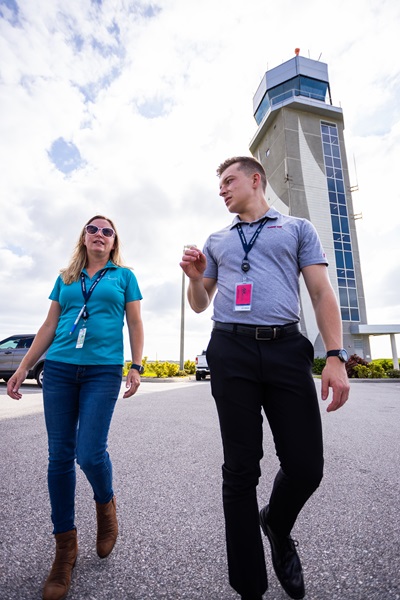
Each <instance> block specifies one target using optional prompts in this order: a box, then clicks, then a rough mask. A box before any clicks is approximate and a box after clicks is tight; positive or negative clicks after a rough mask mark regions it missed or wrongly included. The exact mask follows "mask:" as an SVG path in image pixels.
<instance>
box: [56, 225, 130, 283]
mask: <svg viewBox="0 0 400 600" xmlns="http://www.w3.org/2000/svg"><path fill="white" fill-rule="evenodd" d="M96 219H103V220H104V221H108V222H109V224H110V226H111V227H112V228H113V229H114V231H115V238H114V248H113V249H112V250H111V252H110V260H111V261H112V262H113V263H114V264H115V265H117V266H118V267H124V266H125V265H124V263H123V260H122V256H121V252H120V246H119V237H118V233H117V230H116V228H115V225H114V223H113V222H112V221H111V219H109V218H108V217H104V216H103V215H95V216H94V217H92V218H91V219H89V221H88V222H87V223H85V225H84V226H83V228H82V231H81V233H80V236H79V239H78V241H77V243H76V246H75V248H74V251H73V253H72V256H71V259H70V261H69V265H68V266H67V267H66V268H64V269H61V270H60V273H61V277H62V280H63V282H64V283H65V284H66V285H69V284H70V283H74V282H75V281H79V277H80V275H81V272H82V269H84V268H85V267H86V265H87V251H86V246H85V244H84V243H83V242H84V239H85V234H86V231H85V227H86V225H89V224H90V223H92V222H93V221H95V220H96Z"/></svg>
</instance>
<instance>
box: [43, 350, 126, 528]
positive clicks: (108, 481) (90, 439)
mask: <svg viewBox="0 0 400 600" xmlns="http://www.w3.org/2000/svg"><path fill="white" fill-rule="evenodd" d="M121 379H122V367H121V365H89V366H78V365H72V364H68V363H62V362H57V361H52V360H46V361H45V366H44V377H43V403H44V416H45V422H46V428H47V435H48V443H49V464H48V486H49V494H50V503H51V519H52V522H53V525H54V530H53V533H63V532H65V531H70V530H71V529H74V527H75V523H74V518H75V486H76V470H75V459H76V461H77V463H78V464H79V466H80V468H81V469H82V471H83V472H84V473H85V475H86V477H87V479H88V481H89V483H90V485H91V486H92V489H93V492H94V499H95V500H96V502H99V503H101V504H103V503H106V502H109V501H110V500H111V499H112V497H113V495H114V492H113V488H112V464H111V460H110V457H109V454H108V452H107V438H108V431H109V429H110V424H111V418H112V415H113V412H114V407H115V404H116V401H117V398H118V394H119V391H120V388H121Z"/></svg>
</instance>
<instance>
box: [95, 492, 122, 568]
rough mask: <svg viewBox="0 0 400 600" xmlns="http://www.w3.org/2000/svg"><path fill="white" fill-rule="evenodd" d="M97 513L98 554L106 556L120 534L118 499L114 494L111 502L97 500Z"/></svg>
mask: <svg viewBox="0 0 400 600" xmlns="http://www.w3.org/2000/svg"><path fill="white" fill-rule="evenodd" d="M96 513H97V554H98V555H99V556H100V558H105V557H106V556H108V555H109V554H110V552H111V550H112V549H113V548H114V545H115V542H116V541H117V536H118V521H117V501H116V498H115V496H114V498H113V499H112V500H110V502H107V503H106V504H99V503H98V502H96Z"/></svg>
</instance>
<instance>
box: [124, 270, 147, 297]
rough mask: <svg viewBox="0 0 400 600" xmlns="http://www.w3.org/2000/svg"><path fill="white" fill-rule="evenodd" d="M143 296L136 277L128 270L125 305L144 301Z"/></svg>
mask: <svg viewBox="0 0 400 600" xmlns="http://www.w3.org/2000/svg"><path fill="white" fill-rule="evenodd" d="M142 298H143V296H142V294H141V292H140V289H139V284H138V282H137V279H136V276H135V275H134V273H132V271H131V270H129V269H127V278H126V288H125V303H126V302H134V301H135V300H142Z"/></svg>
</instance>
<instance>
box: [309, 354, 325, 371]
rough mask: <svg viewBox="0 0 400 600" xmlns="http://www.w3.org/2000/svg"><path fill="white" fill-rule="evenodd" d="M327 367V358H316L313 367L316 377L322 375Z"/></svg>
mask: <svg viewBox="0 0 400 600" xmlns="http://www.w3.org/2000/svg"><path fill="white" fill-rule="evenodd" d="M325 365H326V358H320V357H316V358H314V364H313V367H312V372H313V373H314V375H321V373H322V371H323V370H324V367H325Z"/></svg>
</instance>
